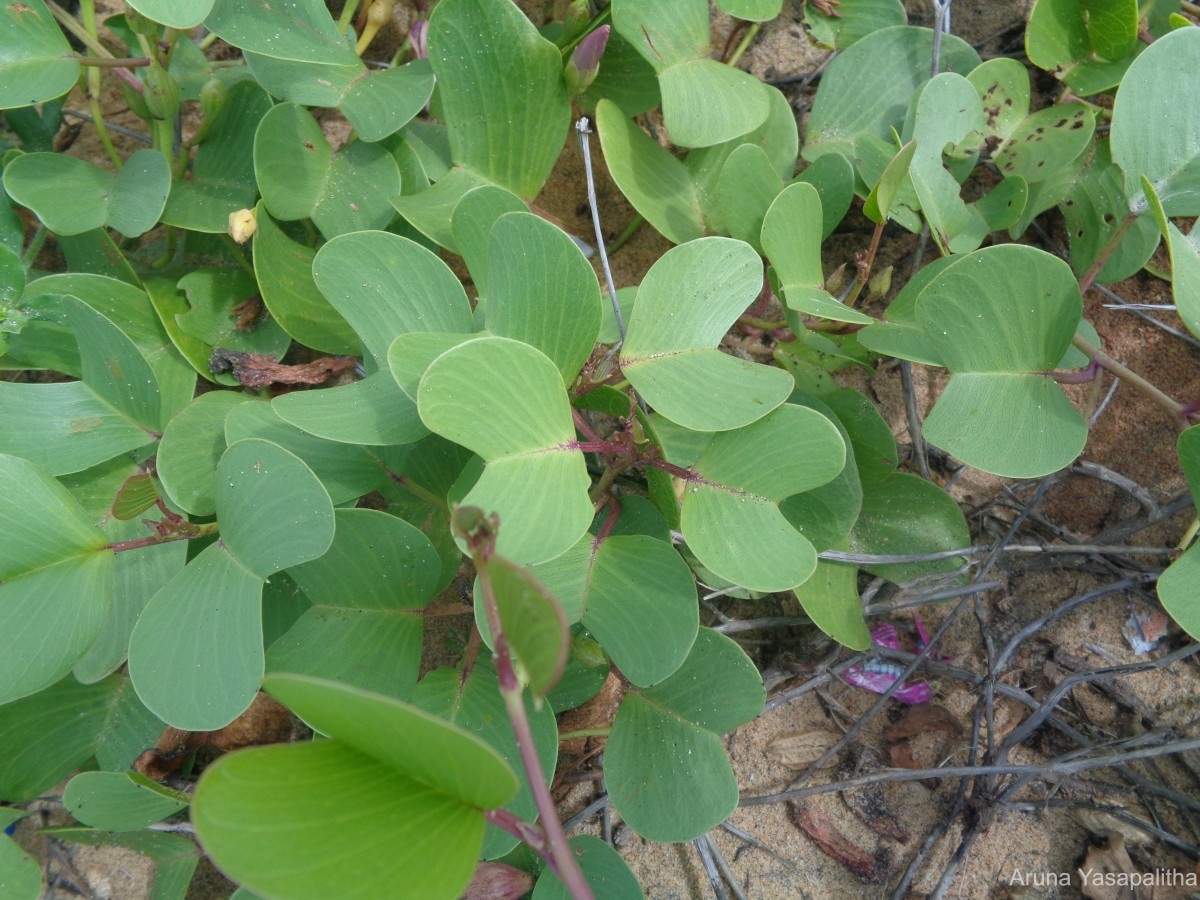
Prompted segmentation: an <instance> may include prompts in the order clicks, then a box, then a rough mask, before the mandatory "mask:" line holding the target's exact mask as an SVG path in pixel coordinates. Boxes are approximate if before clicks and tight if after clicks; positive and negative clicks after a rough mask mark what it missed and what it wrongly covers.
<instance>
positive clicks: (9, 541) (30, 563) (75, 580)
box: [0, 454, 113, 703]
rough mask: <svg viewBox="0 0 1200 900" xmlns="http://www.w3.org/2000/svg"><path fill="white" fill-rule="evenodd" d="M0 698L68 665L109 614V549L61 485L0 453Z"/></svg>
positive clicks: (39, 684) (37, 685) (39, 683)
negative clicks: (0, 643) (0, 647)
mask: <svg viewBox="0 0 1200 900" xmlns="http://www.w3.org/2000/svg"><path fill="white" fill-rule="evenodd" d="M0 484H3V486H4V489H3V490H2V491H0V538H2V539H0V548H2V549H0V622H2V623H3V625H4V628H3V631H4V634H5V651H4V653H3V654H0V703H7V702H9V701H12V700H16V699H18V698H20V697H25V696H28V695H29V694H33V693H35V692H37V691H40V690H42V689H43V688H46V687H49V686H50V685H52V684H54V683H55V682H56V681H58V680H59V679H60V678H62V677H63V676H64V675H65V674H66V673H67V672H69V671H70V670H71V666H73V665H74V664H75V662H76V660H78V659H79V657H80V656H81V655H82V654H83V652H84V651H85V650H86V649H87V648H88V646H89V645H90V644H91V643H92V641H94V640H95V639H96V635H97V634H98V633H99V632H100V628H101V627H102V625H103V624H104V617H105V616H106V615H107V614H108V609H109V602H110V595H109V590H110V589H111V586H112V585H111V573H112V567H113V554H112V553H109V552H107V551H106V549H105V548H106V547H107V545H108V540H107V539H106V538H105V537H104V535H103V533H101V532H100V530H99V529H97V528H96V527H95V526H94V525H93V524H92V523H91V521H90V518H89V517H88V515H87V514H86V513H85V512H84V511H83V510H82V509H81V508H80V506H79V504H78V503H77V502H76V501H75V500H74V498H72V497H71V495H70V494H69V493H68V492H67V490H66V488H64V487H63V486H62V485H60V484H59V483H58V482H56V481H55V480H54V479H53V478H51V477H50V476H49V475H47V474H46V473H45V471H43V470H42V469H40V468H38V467H37V466H35V465H34V464H33V463H31V462H29V461H27V460H24V459H20V458H18V457H15V456H6V455H3V454H0Z"/></svg>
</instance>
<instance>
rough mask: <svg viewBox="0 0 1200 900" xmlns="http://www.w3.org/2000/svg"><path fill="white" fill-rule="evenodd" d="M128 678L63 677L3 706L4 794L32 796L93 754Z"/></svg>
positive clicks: (0, 772)
mask: <svg viewBox="0 0 1200 900" xmlns="http://www.w3.org/2000/svg"><path fill="white" fill-rule="evenodd" d="M125 683H126V679H125V678H124V677H123V676H119V675H113V676H111V677H109V678H106V679H105V680H104V681H100V682H97V683H96V684H87V685H85V684H80V683H79V682H78V681H76V680H75V679H74V678H64V679H63V680H62V681H60V682H58V683H57V684H55V685H53V686H52V687H50V688H48V689H46V690H44V691H42V692H41V693H39V694H36V695H34V696H32V697H26V698H25V699H23V700H17V701H15V702H13V703H6V704H4V705H3V706H0V740H2V741H3V745H4V747H5V748H6V752H5V754H4V756H3V757H0V796H3V797H4V798H5V799H6V800H9V801H11V802H14V803H25V802H27V801H29V800H32V799H34V798H35V797H37V796H38V795H39V794H41V793H42V792H43V791H46V790H48V789H50V788H52V787H54V785H56V784H58V782H60V781H62V779H64V778H66V777H67V776H68V775H70V774H71V772H73V771H74V770H75V769H77V768H78V767H79V766H80V765H81V764H82V763H83V762H85V761H86V760H87V759H88V758H89V757H90V756H92V755H93V754H94V753H95V752H96V744H97V732H100V731H102V729H103V728H104V723H105V719H106V717H107V716H109V715H110V713H111V712H112V710H113V707H114V705H115V704H116V700H117V697H118V696H119V690H120V688H121V687H122V685H124V684H125ZM130 762H132V760H130Z"/></svg>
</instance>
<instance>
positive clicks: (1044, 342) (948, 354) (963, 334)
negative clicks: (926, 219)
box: [917, 244, 1087, 478]
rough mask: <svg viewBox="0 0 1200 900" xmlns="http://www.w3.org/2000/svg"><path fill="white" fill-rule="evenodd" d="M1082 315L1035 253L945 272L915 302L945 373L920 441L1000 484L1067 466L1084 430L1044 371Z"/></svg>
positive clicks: (985, 256) (1071, 290) (1047, 261)
mask: <svg viewBox="0 0 1200 900" xmlns="http://www.w3.org/2000/svg"><path fill="white" fill-rule="evenodd" d="M1081 311H1082V300H1081V298H1080V295H1079V285H1078V284H1077V283H1076V281H1075V278H1074V276H1073V275H1072V274H1071V270H1070V268H1069V267H1068V266H1067V264H1066V263H1064V262H1063V261H1062V260H1060V259H1058V258H1057V257H1054V256H1051V255H1050V254H1049V253H1046V252H1044V251H1042V250H1037V249H1034V248H1032V247H1024V246H1020V245H1016V244H1006V245H1002V246H996V247H989V248H986V249H984V250H980V251H977V252H975V253H970V254H967V255H965V256H962V257H960V258H959V259H958V260H957V261H955V262H953V263H951V264H950V265H948V266H947V267H946V268H945V269H942V270H941V271H940V272H939V273H938V274H937V275H936V276H935V277H934V278H933V280H932V281H931V282H930V283H929V285H928V286H927V287H926V288H925V290H923V291H922V292H921V294H920V295H919V297H918V298H917V317H918V319H919V322H920V325H921V327H922V329H923V330H924V332H925V334H926V336H927V337H928V339H929V340H930V342H931V344H932V345H933V346H934V348H935V349H936V352H937V353H938V354H939V356H940V357H941V360H942V363H943V364H944V365H945V367H946V368H947V369H949V370H950V372H951V379H950V384H949V385H948V386H947V388H946V390H945V392H944V393H943V394H942V396H941V398H940V399H939V400H938V402H937V404H936V405H935V406H934V408H933V411H932V412H931V413H930V415H929V418H928V419H927V420H926V422H925V433H926V437H927V438H928V439H929V440H930V441H931V442H932V443H934V444H936V445H937V446H939V447H942V448H944V449H945V450H947V451H949V452H950V453H953V454H954V455H955V456H957V457H958V458H959V459H961V460H962V461H963V462H965V463H967V464H968V465H971V466H975V467H976V468H979V469H983V470H984V471H985V472H992V473H993V474H997V475H1004V476H1006V477H1011V478H1035V477H1038V476H1040V475H1045V474H1047V473H1049V472H1055V471H1057V470H1059V469H1061V468H1063V467H1064V466H1066V465H1067V464H1068V463H1069V462H1070V461H1071V460H1072V459H1074V458H1075V457H1076V456H1077V455H1078V454H1079V452H1080V451H1081V450H1082V449H1083V445H1084V442H1085V441H1086V439H1087V426H1086V424H1085V423H1084V421H1083V418H1082V417H1081V416H1080V415H1079V413H1078V411H1076V409H1075V408H1074V407H1073V406H1072V405H1071V403H1070V401H1069V400H1067V398H1066V395H1064V394H1063V392H1062V389H1061V388H1060V387H1059V386H1058V384H1056V383H1055V382H1054V381H1053V380H1052V379H1051V378H1050V377H1049V376H1048V375H1046V374H1043V373H1046V372H1049V371H1050V370H1052V369H1053V368H1054V367H1055V366H1056V365H1057V364H1058V362H1059V360H1060V359H1062V357H1063V354H1064V353H1065V352H1066V350H1067V347H1068V346H1070V343H1071V337H1072V335H1074V333H1075V329H1076V328H1077V327H1078V325H1079V319H1080V314H1081Z"/></svg>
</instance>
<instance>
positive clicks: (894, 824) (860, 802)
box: [842, 784, 909, 844]
mask: <svg viewBox="0 0 1200 900" xmlns="http://www.w3.org/2000/svg"><path fill="white" fill-rule="evenodd" d="M842 799H843V800H845V801H846V805H847V806H849V807H850V809H851V810H853V811H854V814H855V815H856V816H858V817H859V818H860V819H861V820H862V823H863V824H864V825H866V826H867V827H868V828H870V829H871V830H872V831H874V832H875V833H876V834H881V835H883V836H884V837H890V838H893V839H895V840H897V841H900V843H902V844H903V843H907V842H908V838H909V834H908V829H907V828H905V827H904V825H903V824H902V823H901V822H900V817H899V816H897V815H896V814H895V813H894V812H892V811H891V809H889V808H888V805H887V799H886V797H885V796H884V792H883V785H882V784H864V785H863V786H862V787H858V788H851V789H850V790H848V791H842Z"/></svg>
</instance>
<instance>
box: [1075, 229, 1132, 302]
mask: <svg viewBox="0 0 1200 900" xmlns="http://www.w3.org/2000/svg"><path fill="white" fill-rule="evenodd" d="M1136 219H1137V217H1136V216H1134V215H1133V214H1132V213H1128V214H1126V216H1125V218H1124V219H1123V220H1122V222H1121V224H1120V225H1119V226H1117V230H1116V231H1114V232H1113V233H1112V237H1110V238H1109V239H1108V241H1107V243H1105V245H1104V248H1103V249H1102V250H1101V251H1100V253H1099V255H1098V256H1097V257H1096V259H1095V261H1094V262H1093V263H1092V265H1091V267H1090V268H1089V269H1088V270H1087V272H1085V273H1084V276H1083V278H1081V279H1080V280H1079V293H1080V294H1086V293H1087V292H1088V291H1090V290H1091V289H1092V285H1093V284H1094V283H1095V281H1096V276H1097V275H1099V274H1100V270H1101V269H1103V268H1104V264H1105V263H1106V262H1108V258H1109V257H1110V256H1112V255H1113V251H1114V250H1116V249H1117V245H1118V244H1120V243H1121V240H1122V239H1123V238H1124V237H1125V232H1127V231H1128V230H1129V228H1130V226H1131V225H1133V223H1134V222H1135V221H1136Z"/></svg>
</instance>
